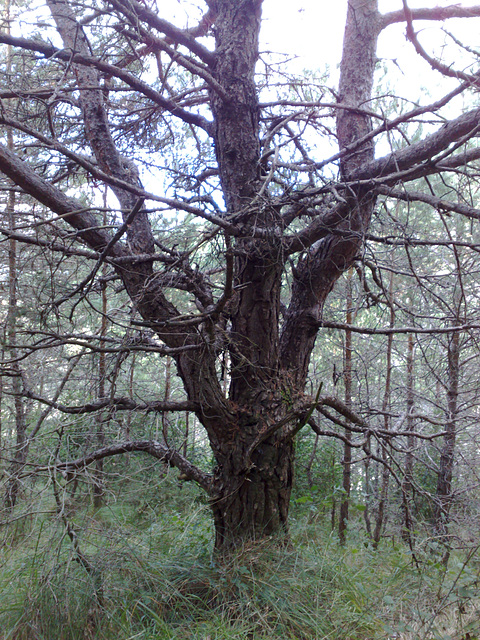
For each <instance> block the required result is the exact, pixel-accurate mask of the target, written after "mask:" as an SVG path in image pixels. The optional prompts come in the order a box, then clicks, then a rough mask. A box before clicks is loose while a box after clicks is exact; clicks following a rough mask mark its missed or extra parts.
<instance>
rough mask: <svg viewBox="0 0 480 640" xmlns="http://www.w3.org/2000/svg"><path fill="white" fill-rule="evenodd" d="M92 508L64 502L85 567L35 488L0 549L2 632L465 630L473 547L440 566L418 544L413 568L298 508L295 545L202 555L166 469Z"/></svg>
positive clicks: (382, 633)
mask: <svg viewBox="0 0 480 640" xmlns="http://www.w3.org/2000/svg"><path fill="white" fill-rule="evenodd" d="M163 489H164V497H165V496H167V498H166V499H163V498H162V500H159V498H158V495H156V494H152V493H151V492H146V493H145V494H144V495H143V497H142V499H139V495H138V491H137V492H136V493H135V494H134V498H133V499H130V497H129V496H128V495H124V496H123V499H122V501H120V500H119V499H117V500H114V499H113V498H110V504H106V505H105V506H104V507H102V508H101V509H99V510H97V511H94V510H93V509H92V508H91V507H90V506H87V507H86V506H82V502H83V500H79V501H78V503H77V504H76V505H73V506H71V509H70V517H71V520H72V522H75V524H76V526H77V529H78V532H79V541H80V547H81V550H82V552H83V553H84V554H85V555H86V556H87V557H88V558H89V561H90V564H91V566H90V571H87V570H86V569H85V568H84V567H83V566H82V565H81V564H80V563H79V562H78V561H77V559H76V556H75V553H74V551H73V549H72V544H71V541H70V539H69V538H68V536H66V535H65V530H64V527H63V524H62V522H61V521H60V520H59V519H58V518H57V516H56V515H55V514H54V512H53V510H51V509H50V507H51V504H50V502H49V498H48V497H47V495H46V494H45V495H44V497H43V498H42V499H43V504H40V505H37V510H38V515H37V516H36V517H35V518H31V519H30V520H29V522H28V526H24V527H23V528H17V529H16V530H15V534H14V535H13V534H11V535H10V536H8V535H6V536H5V540H6V544H4V545H3V547H2V550H1V552H0V629H1V630H2V631H0V634H2V633H3V635H0V637H1V638H2V639H5V640H7V639H11V640H89V639H93V638H95V639H98V640H127V639H132V640H133V639H136V640H154V639H155V640H163V639H165V640H167V639H175V640H193V639H195V640H214V639H219V640H220V639H221V640H237V639H238V640H240V639H242V640H245V639H251V640H270V639H274V638H279V639H282V638H284V639H286V640H317V639H318V640H320V639H322V640H323V639H325V640H327V639H328V640H336V639H338V640H340V639H341V640H357V639H358V640H367V639H368V640H376V639H378V640H380V639H387V638H397V640H420V639H422V640H475V639H477V638H478V637H479V635H478V634H479V630H480V607H479V606H478V603H479V602H480V593H479V587H478V580H479V572H480V569H479V567H480V559H479V558H478V555H477V554H476V553H472V554H471V557H470V558H468V562H465V560H466V556H465V555H462V554H461V553H457V554H455V553H454V554H452V557H451V559H450V561H449V564H448V567H447V568H445V567H444V565H443V564H442V563H441V562H440V561H439V556H438V555H436V554H435V553H432V550H431V547H429V546H428V545H425V546H424V548H422V547H420V548H419V550H418V560H419V563H420V569H417V568H416V567H415V565H414V563H412V557H411V554H410V553H409V551H408V549H407V548H406V547H405V546H404V545H403V544H402V543H395V544H394V543H392V541H391V540H389V541H384V542H383V543H382V544H381V546H380V548H379V549H378V550H377V551H374V550H373V549H372V548H371V546H370V545H369V544H368V541H367V539H366V538H365V536H364V534H363V533H362V529H361V526H360V525H359V526H358V528H356V527H355V525H353V526H352V528H351V530H350V532H349V538H348V543H347V545H346V546H345V547H344V548H342V547H340V546H339V544H338V540H337V538H336V536H335V535H332V534H331V533H330V531H329V529H328V526H327V524H326V523H325V522H323V521H322V520H321V519H319V520H317V521H315V519H313V521H312V519H311V518H308V516H307V515H304V514H303V513H302V512H301V511H300V510H299V509H296V513H294V518H293V521H292V531H291V533H292V542H293V544H292V547H291V548H289V549H286V548H284V547H279V546H277V545H276V544H275V541H274V540H270V541H265V542H262V543H258V544H252V545H251V546H249V547H248V548H244V549H242V550H240V551H238V553H237V554H235V555H234V556H232V557H230V558H229V559H228V561H226V560H224V561H222V562H220V561H219V560H218V559H217V558H216V557H215V556H213V555H212V548H211V540H212V525H211V522H210V519H209V517H208V511H207V507H206V506H205V505H203V504H202V501H201V500H200V499H199V498H198V496H197V494H196V492H195V491H194V490H193V489H192V488H190V487H185V488H184V489H182V491H181V492H180V493H179V492H178V488H177V486H176V484H175V483H174V482H173V481H172V480H170V479H167V480H165V483H164V487H163Z"/></svg>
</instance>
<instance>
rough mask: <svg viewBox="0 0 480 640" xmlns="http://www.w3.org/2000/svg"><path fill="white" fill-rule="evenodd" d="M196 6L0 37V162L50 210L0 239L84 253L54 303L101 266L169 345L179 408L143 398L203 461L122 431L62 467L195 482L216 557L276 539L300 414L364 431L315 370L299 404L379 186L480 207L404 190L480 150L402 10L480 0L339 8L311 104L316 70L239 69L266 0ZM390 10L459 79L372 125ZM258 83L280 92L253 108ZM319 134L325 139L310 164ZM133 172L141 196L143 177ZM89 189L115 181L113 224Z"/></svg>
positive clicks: (78, 20) (58, 5) (400, 195)
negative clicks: (128, 457) (179, 226)
mask: <svg viewBox="0 0 480 640" xmlns="http://www.w3.org/2000/svg"><path fill="white" fill-rule="evenodd" d="M205 4H206V7H205V9H206V12H205V13H204V15H203V16H202V17H201V19H200V20H199V22H198V24H197V25H196V26H195V27H193V28H187V29H180V28H178V27H176V26H174V25H173V23H171V22H168V21H167V20H165V19H163V18H162V17H160V14H159V10H158V9H157V7H156V6H155V4H149V3H148V2H137V0H128V2H126V1H124V0H110V1H108V2H102V1H101V0H91V2H90V3H87V4H84V5H82V6H78V5H77V4H76V3H73V2H70V1H69V0H47V5H48V10H49V12H50V16H51V23H49V24H48V25H47V26H45V22H43V24H42V29H41V30H40V31H38V32H35V30H32V33H31V34H30V35H27V37H18V36H16V35H9V33H7V32H2V33H1V34H0V42H2V43H4V44H6V45H10V46H11V47H12V48H13V50H14V52H15V56H16V58H15V60H16V67H14V68H15V69H16V73H18V74H21V78H20V82H19V78H18V77H17V76H15V74H14V72H13V71H12V76H11V79H10V80H11V86H10V87H9V88H6V89H4V90H3V91H2V98H11V99H15V100H13V102H12V104H13V106H10V105H8V106H7V105H6V106H5V108H4V109H3V111H2V113H1V114H0V121H1V124H2V126H3V127H4V128H5V131H13V132H14V135H15V136H16V146H17V148H18V146H19V145H20V144H23V145H25V153H24V154H23V155H24V157H21V154H19V153H17V154H15V153H14V152H12V150H11V149H9V148H8V147H7V145H1V146H0V171H1V172H2V173H3V175H4V176H5V179H8V181H9V182H8V184H9V185H11V184H12V183H13V184H14V185H16V188H17V189H19V190H20V192H21V193H22V194H24V195H23V196H22V197H24V198H25V197H28V198H29V199H30V201H34V202H37V203H40V204H41V205H43V207H44V208H45V209H44V212H43V213H42V214H41V216H42V218H41V223H39V221H38V220H37V223H36V224H35V225H33V227H32V230H31V231H30V232H25V231H23V232H19V231H18V230H16V231H14V232H12V231H10V230H8V229H3V230H2V233H3V234H4V235H5V236H6V237H9V238H15V239H16V240H17V241H18V242H28V243H30V244H37V245H39V246H45V247H49V248H50V249H51V250H53V251H54V252H57V253H59V254H60V255H61V254H62V253H63V254H64V255H65V256H70V258H69V259H71V260H84V261H89V264H90V266H88V267H87V268H85V267H82V269H83V272H79V277H80V281H79V282H78V284H76V285H75V286H74V287H73V288H72V290H71V291H70V292H69V293H68V295H66V296H65V297H64V298H62V299H61V300H58V299H56V300H55V301H54V302H55V305H54V307H55V308H56V309H58V308H59V307H61V305H62V304H67V303H68V304H70V303H71V313H72V314H74V312H75V308H76V304H75V303H74V302H72V301H74V300H75V299H78V298H81V299H84V298H85V297H86V296H87V295H88V294H89V293H90V292H91V291H92V288H94V287H95V281H96V280H98V279H99V278H101V277H102V270H101V266H102V265H103V264H108V266H109V267H110V269H111V281H112V282H114V283H115V285H116V286H118V282H120V283H121V286H122V287H123V288H124V290H125V291H126V293H127V294H128V297H129V299H130V301H131V302H130V303H131V309H132V323H133V324H132V326H133V327H135V328H136V329H137V330H139V329H140V330H141V331H143V332H144V333H143V334H141V335H139V341H140V342H142V343H143V345H147V346H148V345H149V344H150V346H151V347H152V348H153V349H154V350H156V352H158V353H162V354H164V355H168V356H171V357H172V358H173V359H174V361H175V365H176V370H177V373H178V375H179V376H180V378H181V380H182V383H183V387H184V393H185V396H184V398H183V399H182V400H179V401H172V400H165V401H158V402H156V403H155V406H153V404H152V405H151V409H152V410H157V411H188V412H194V413H195V415H196V417H197V419H198V420H199V422H200V423H201V424H202V425H203V428H204V429H205V431H206V433H207V434H208V439H209V442H210V446H211V449H212V452H213V456H214V458H215V463H216V466H215V469H214V471H213V472H212V473H209V472H207V471H206V470H203V469H200V468H198V467H197V466H195V465H193V464H192V463H191V462H190V461H188V460H187V459H186V458H185V457H184V456H183V455H182V454H181V453H180V451H179V450H177V449H175V448H173V447H172V446H169V444H168V443H166V442H161V441H152V440H142V441H139V440H135V441H125V442H120V443H118V442H117V443H112V444H111V445H108V446H105V447H102V448H101V449H99V450H96V451H92V452H91V453H90V454H89V455H87V456H86V457H82V458H79V459H78V460H73V461H71V460H70V461H64V462H62V463H59V467H58V468H60V469H63V470H64V471H65V472H71V471H73V470H75V469H76V468H81V467H83V466H85V465H86V464H88V463H91V462H93V461H96V460H100V459H103V458H105V457H108V456H111V455H117V454H120V453H125V452H131V451H144V452H147V453H150V454H152V455H153V456H155V457H157V458H159V459H161V460H163V461H164V462H167V463H168V464H170V465H173V466H175V467H177V468H178V469H179V470H180V471H181V473H182V475H183V477H184V478H188V479H191V480H194V481H195V482H197V483H198V484H199V485H201V486H202V487H203V488H204V489H205V491H206V492H207V493H208V495H209V497H210V504H211V509H212V513H213V518H214V522H215V531H216V546H217V548H219V549H220V548H229V547H231V546H235V545H237V544H240V543H242V542H244V541H245V540H249V539H253V538H261V537H263V536H267V535H271V534H274V533H279V532H282V531H283V532H286V530H287V524H288V509H289V500H290V494H291V489H292V479H293V466H294V439H295V436H296V434H297V433H298V431H299V430H300V429H301V428H303V427H304V426H306V425H307V423H310V424H312V425H313V426H314V428H315V427H316V428H317V430H318V425H316V423H315V421H314V417H313V412H314V411H315V409H317V408H320V407H330V408H331V409H332V410H333V411H335V412H336V413H337V414H338V416H339V423H340V424H342V422H341V421H342V419H343V420H344V419H346V420H347V421H348V425H349V426H352V427H353V426H357V427H360V428H362V429H364V428H365V422H364V421H363V419H362V418H361V417H360V416H358V415H357V414H356V413H355V412H354V411H353V410H352V409H350V408H349V407H348V406H346V405H345V403H343V402H341V401H340V400H339V399H337V398H332V397H330V396H326V395H323V396H322V394H321V381H320V382H319V384H318V385H317V388H318V387H320V388H318V393H316V394H314V395H313V396H309V395H307V394H306V393H305V385H306V381H307V378H308V373H309V363H310V359H311V355H312V350H313V348H314V345H315V340H316V337H317V334H318V332H319V329H320V328H321V327H322V322H323V310H324V305H325V302H326V300H327V297H328V295H329V293H330V292H331V291H332V288H333V287H334V285H335V282H336V281H337V279H338V278H339V277H340V276H341V274H342V273H343V272H344V271H345V270H347V269H348V268H349V267H350V266H351V265H352V264H353V263H354V262H356V261H359V260H361V257H362V251H363V245H364V240H365V236H366V234H367V232H368V229H369V225H370V221H371V218H372V215H373V213H374V211H375V207H376V205H377V203H378V202H379V199H383V198H393V199H400V200H406V201H409V202H413V201H420V202H424V203H427V204H429V205H430V206H432V207H435V208H437V209H442V210H448V211H451V212H457V213H459V214H462V215H465V216H468V217H470V218H472V219H476V218H478V216H479V215H480V212H479V211H478V210H477V209H476V208H475V206H474V203H469V202H466V201H462V200H461V199H459V198H457V199H454V200H451V199H449V198H448V194H447V196H446V197H444V195H443V194H442V193H440V195H437V194H436V193H435V192H433V193H432V192H431V191H429V190H428V188H426V189H420V190H417V189H415V190H410V191H409V190H408V185H409V183H411V182H413V181H419V180H420V179H421V178H425V179H427V178H428V177H429V176H432V175H435V174H441V175H442V176H444V178H443V179H444V180H446V179H447V178H446V177H445V176H448V174H449V172H452V173H455V172H468V170H469V167H470V166H474V163H475V161H476V160H477V159H478V158H479V157H480V150H479V149H478V148H476V147H475V146H470V145H469V141H470V140H471V139H473V138H474V137H475V136H476V135H477V132H478V121H479V117H480V109H479V108H476V107H474V108H471V109H469V110H467V111H466V112H463V113H461V115H455V109H456V106H455V100H454V99H455V98H456V97H457V96H459V95H465V96H467V95H469V94H470V93H471V92H472V91H475V89H476V87H477V85H478V75H477V74H476V73H475V72H469V71H468V72H467V71H463V70H457V69H454V68H453V67H452V66H451V65H450V64H448V63H444V62H442V61H440V60H437V59H435V58H434V57H433V56H431V55H430V54H428V53H427V51H426V50H425V49H424V48H423V47H422V45H421V44H420V42H419V40H418V37H417V34H416V32H415V24H416V21H417V20H429V21H442V20H446V19H449V18H473V17H475V16H480V7H469V8H464V7H462V6H459V5H453V6H450V7H446V8H443V9H440V8H434V9H415V10H410V9H409V7H408V5H407V3H406V1H404V3H403V8H402V9H399V10H398V11H394V12H391V13H388V14H381V13H380V12H379V11H378V7H377V1H376V0H350V2H349V5H348V12H347V18H346V27H345V37H344V45H343V56H342V62H341V67H340V81H339V86H338V91H337V92H336V93H335V99H334V100H333V101H331V102H328V101H323V96H322V97H319V96H318V89H316V91H317V93H316V95H315V96H314V97H313V99H312V97H311V92H312V91H315V86H316V85H315V82H313V83H312V86H309V85H308V82H307V81H300V83H298V82H296V83H295V82H293V81H292V82H287V83H286V84H287V86H286V87H285V82H283V80H282V82H280V81H279V82H278V86H275V84H274V83H275V81H273V83H270V85H269V84H268V82H269V78H270V77H272V75H273V77H274V78H275V77H277V76H275V74H273V71H272V69H271V68H269V67H267V69H266V71H267V73H265V74H264V76H261V75H260V74H258V75H256V68H257V65H258V60H259V44H258V42H259V32H260V28H261V16H262V13H261V12H262V0H206V2H205ZM395 23H404V24H406V28H407V36H408V38H409V40H410V41H411V42H412V44H413V45H414V47H415V49H416V51H417V53H418V55H419V56H420V57H422V58H423V59H424V60H425V61H426V62H427V63H428V64H429V65H430V66H431V67H432V68H433V70H434V72H435V73H438V72H440V73H443V74H445V75H448V76H450V77H453V78H455V81H456V82H455V86H454V88H453V89H452V90H450V92H449V93H447V94H446V95H444V96H443V97H442V98H440V99H438V100H436V101H435V102H433V103H431V104H423V105H418V106H414V107H413V108H410V109H408V110H407V109H406V108H405V105H403V106H402V108H401V113H399V114H398V115H397V116H395V117H394V118H391V119H387V118H386V117H384V116H383V115H382V106H381V100H380V96H377V95H376V94H375V92H374V75H375V68H376V65H377V55H376V48H377V40H378V37H379V35H380V34H381V33H382V31H383V30H384V29H388V28H390V27H391V25H393V24H395ZM52 43H56V45H54V44H52ZM464 55H465V56H466V57H467V58H468V57H469V56H471V55H474V54H473V53H472V52H471V50H468V49H465V52H464ZM319 62H320V61H319ZM467 64H468V63H467V62H466V63H465V68H466V65H467ZM22 69H23V70H27V69H28V70H29V73H28V74H27V73H25V71H23V73H22ZM154 75H155V77H154ZM287 80H288V78H287ZM36 81H38V83H37V82H36ZM263 88H267V89H268V91H269V92H270V95H271V94H272V93H273V92H276V94H277V97H276V98H274V99H273V100H272V101H271V102H264V103H261V102H259V92H260V91H261V90H262V89H263ZM309 94H310V97H309ZM385 100H387V102H388V98H386V99H385ZM377 104H379V108H378V109H376V105H377ZM332 114H333V115H332ZM417 123H418V124H417ZM333 130H335V133H333ZM329 138H331V139H333V143H334V144H335V145H337V148H338V151H337V152H335V153H334V154H333V155H331V156H330V157H329V158H327V159H323V160H322V159H318V158H319V157H320V158H321V156H322V155H323V154H324V153H325V151H324V149H327V148H328V145H329V144H331V142H332V141H330V142H327V140H328V139H329ZM376 140H378V141H379V144H378V147H379V148H380V147H382V145H383V148H385V142H386V141H388V142H389V143H390V144H391V149H390V151H389V152H388V153H386V155H382V156H378V155H376V153H375V145H374V142H375V141H376ZM159 156H160V159H159ZM162 156H163V158H164V159H163V158H162ZM142 163H143V164H146V165H147V166H150V167H151V168H152V174H153V177H154V182H155V187H154V188H153V189H148V188H144V187H143V185H142V183H141V181H140V178H139V175H140V173H139V169H138V167H139V166H140V165H141V164H142ZM162 165H163V166H162ZM150 182H151V180H150ZM89 184H91V185H93V188H92V189H91V190H90V188H89V186H88V185H89ZM97 185H98V186H101V185H108V187H109V189H110V191H111V194H112V195H111V196H110V197H109V198H108V199H107V203H108V205H109V206H108V211H107V218H108V220H109V224H108V225H104V224H103V212H102V211H101V210H102V205H101V204H99V202H100V200H101V199H100V198H99V196H98V195H95V187H96V186H97ZM158 185H160V186H158ZM72 193H73V194H75V195H72ZM113 196H114V197H113ZM115 199H116V201H118V208H116V202H115ZM149 203H151V204H149ZM147 205H149V206H150V210H149V209H148V208H147ZM169 212H176V213H177V215H179V216H183V220H184V225H185V228H187V225H192V224H193V225H194V229H195V233H197V234H198V235H197V238H196V241H195V242H192V241H190V239H189V241H188V242H187V241H186V240H184V239H183V240H182V238H181V237H180V239H178V236H177V234H172V233H171V232H170V231H169V230H168V229H167V230H166V231H164V230H162V224H163V225H165V224H166V221H168V220H169V219H171V215H172V214H171V213H169ZM162 213H163V218H162ZM168 216H170V218H168ZM192 220H193V222H192ZM39 228H40V231H39ZM69 228H70V230H68V229H69ZM72 230H73V235H72ZM172 238H173V239H172ZM103 277H104V280H103V282H105V281H106V280H108V278H107V277H106V276H105V275H104V276H103ZM148 332H150V333H148ZM145 335H146V336H147V337H145ZM105 338H106V336H105V335H104V334H103V333H102V335H101V336H100V340H101V343H102V344H103V345H105ZM90 343H91V345H93V344H94V337H93V338H91V339H90ZM95 344H96V347H95V348H97V349H98V348H99V346H98V341H97V343H95ZM100 347H101V345H100ZM125 350H126V347H125ZM225 363H229V364H228V377H229V389H228V393H225V385H223V384H222V379H221V378H222V375H223V376H225V366H226V365H225ZM37 399H39V400H41V401H44V402H47V403H48V402H49V400H48V398H39V397H38V398H37ZM50 404H52V402H51V401H50ZM53 404H54V406H55V407H56V408H58V409H61V410H63V411H67V412H68V411H70V412H77V413H80V412H82V411H84V412H87V411H93V410H101V409H103V408H105V407H106V406H113V405H115V406H116V407H117V409H119V410H120V409H122V408H129V407H130V408H132V406H133V405H134V404H135V403H133V402H132V401H131V400H128V399H125V398H121V397H120V398H119V397H115V396H114V395H112V394H110V396H109V397H108V398H105V399H101V398H99V399H98V401H97V402H94V403H90V404H86V405H84V406H83V407H81V406H77V407H71V406H70V407H69V406H65V405H61V404H60V403H59V402H57V401H55V402H54V403H53Z"/></svg>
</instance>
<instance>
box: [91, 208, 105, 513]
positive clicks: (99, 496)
mask: <svg viewBox="0 0 480 640" xmlns="http://www.w3.org/2000/svg"><path fill="white" fill-rule="evenodd" d="M104 222H106V220H104ZM103 273H104V275H105V273H106V272H105V270H104V271H103ZM106 335H107V285H106V284H105V283H103V284H102V321H101V326H100V353H99V356H98V358H99V359H98V397H99V398H104V397H105V379H106V375H107V363H106V356H105V351H104V348H105V336H106ZM104 419H105V417H104V413H103V411H99V412H98V414H97V416H96V427H97V428H96V438H97V445H98V448H99V449H100V448H102V447H103V446H105V429H104ZM104 493H105V485H104V476H103V460H96V462H95V478H94V482H93V506H94V507H95V508H96V509H98V508H99V507H101V506H102V503H103V496H104Z"/></svg>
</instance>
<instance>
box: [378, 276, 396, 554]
mask: <svg viewBox="0 0 480 640" xmlns="http://www.w3.org/2000/svg"><path fill="white" fill-rule="evenodd" d="M388 297H389V305H390V327H391V328H393V327H394V326H395V307H394V306H393V272H392V274H391V276H390V286H389V296H388ZM392 346H393V333H389V334H388V338H387V362H386V369H387V375H386V379H385V391H384V394H383V403H382V411H383V423H384V425H383V426H384V428H385V431H389V430H390V416H389V415H388V410H389V408H390V391H391V380H392ZM381 458H382V461H383V465H382V483H381V489H380V498H379V502H378V510H377V517H376V522H375V530H374V532H373V546H374V548H375V549H376V548H377V547H378V543H379V542H380V537H381V535H382V528H383V524H384V518H385V505H386V503H387V499H388V485H389V482H390V473H389V470H388V466H387V462H388V451H387V447H386V445H385V443H384V442H382V444H381Z"/></svg>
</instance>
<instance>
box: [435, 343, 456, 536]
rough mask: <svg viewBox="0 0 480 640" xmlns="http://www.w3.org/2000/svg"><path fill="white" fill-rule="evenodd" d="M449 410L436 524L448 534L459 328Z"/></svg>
mask: <svg viewBox="0 0 480 640" xmlns="http://www.w3.org/2000/svg"><path fill="white" fill-rule="evenodd" d="M447 358H448V388H447V411H448V418H447V423H446V425H445V432H446V433H445V436H444V439H443V448H442V452H441V455H440V463H439V466H438V479H437V492H436V500H435V511H434V527H435V530H436V531H437V532H438V534H439V535H440V536H442V537H445V536H446V535H447V534H448V523H449V520H450V507H451V503H452V478H453V463H454V456H455V440H456V431H457V429H456V427H457V404H458V382H459V377H460V333H459V332H458V331H455V332H454V333H453V335H452V336H451V338H450V339H449V342H448V353H447Z"/></svg>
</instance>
